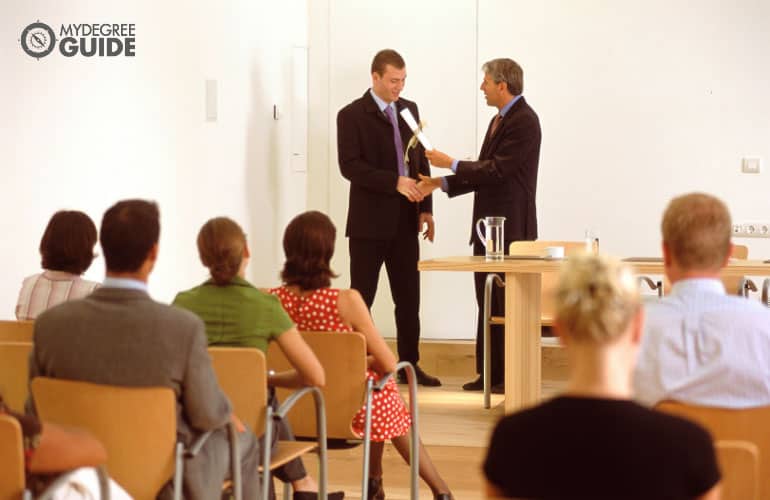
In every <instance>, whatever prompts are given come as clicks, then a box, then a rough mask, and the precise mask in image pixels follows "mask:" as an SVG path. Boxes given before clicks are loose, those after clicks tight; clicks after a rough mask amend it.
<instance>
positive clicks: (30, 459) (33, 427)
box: [0, 395, 131, 500]
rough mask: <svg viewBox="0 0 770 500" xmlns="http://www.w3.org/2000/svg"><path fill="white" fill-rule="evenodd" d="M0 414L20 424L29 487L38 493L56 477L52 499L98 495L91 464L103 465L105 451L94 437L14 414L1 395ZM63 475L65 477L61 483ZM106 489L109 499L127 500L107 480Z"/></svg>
mask: <svg viewBox="0 0 770 500" xmlns="http://www.w3.org/2000/svg"><path fill="white" fill-rule="evenodd" d="M0 415H7V416H9V417H11V418H14V419H15V420H16V421H17V422H19V426H20V427H21V433H22V442H23V446H24V458H25V460H24V461H25V465H26V469H27V480H26V487H27V489H28V490H30V491H32V492H33V493H34V494H35V495H38V494H41V493H43V491H45V490H46V487H47V486H48V485H49V484H50V483H52V482H53V481H54V480H55V479H56V480H59V481H60V485H59V486H57V487H56V490H55V491H54V492H52V494H53V497H52V498H54V499H60V498H66V499H73V500H74V499H79V498H83V499H98V498H100V496H99V483H98V476H97V475H96V472H95V471H94V469H92V467H97V466H99V465H102V464H104V463H105V462H106V461H107V452H106V451H105V449H104V446H102V444H101V443H100V442H99V441H97V440H96V439H95V438H94V437H93V436H91V435H90V434H88V433H86V432H84V431H81V430H78V429H66V428H63V427H61V426H58V425H56V424H51V423H42V422H40V421H39V420H38V419H37V418H35V417H34V416H32V415H20V414H18V413H15V412H13V411H12V410H11V409H10V408H8V407H7V406H6V405H5V402H4V401H3V397H2V395H0ZM5 444H6V443H3V445H5ZM64 475H66V480H64V481H63V482H62V481H61V476H64ZM109 488H110V498H111V499H112V500H130V498H131V497H130V496H129V495H128V493H126V492H125V490H123V488H121V487H120V485H118V484H117V483H116V482H115V481H110V482H109Z"/></svg>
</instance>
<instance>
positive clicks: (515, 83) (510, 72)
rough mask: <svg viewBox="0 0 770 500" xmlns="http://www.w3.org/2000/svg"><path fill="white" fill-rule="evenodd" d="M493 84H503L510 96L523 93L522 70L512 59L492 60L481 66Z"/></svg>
mask: <svg viewBox="0 0 770 500" xmlns="http://www.w3.org/2000/svg"><path fill="white" fill-rule="evenodd" d="M481 70H482V71H483V72H484V73H486V74H488V75H489V76H490V77H491V78H492V80H493V81H494V82H495V83H500V82H505V85H506V86H507V87H508V92H510V93H511V95H521V93H522V92H524V70H522V69H521V66H519V64H518V63H517V62H516V61H514V60H513V59H506V58H503V59H492V60H491V61H487V62H485V63H484V64H483V65H482V66H481Z"/></svg>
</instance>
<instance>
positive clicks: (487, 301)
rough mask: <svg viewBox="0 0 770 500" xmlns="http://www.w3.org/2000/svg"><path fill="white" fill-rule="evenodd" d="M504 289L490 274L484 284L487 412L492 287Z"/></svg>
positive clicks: (488, 402) (486, 402) (486, 404)
mask: <svg viewBox="0 0 770 500" xmlns="http://www.w3.org/2000/svg"><path fill="white" fill-rule="evenodd" d="M495 284H496V285H497V286H499V287H501V288H502V287H504V286H505V282H504V281H503V280H502V279H501V278H500V276H499V275H497V274H494V273H490V274H488V275H487V280H486V282H485V283H484V314H483V317H484V373H483V375H482V376H483V378H484V409H485V410H488V409H489V408H491V406H492V387H491V380H490V377H491V373H490V372H491V363H492V345H491V340H492V339H491V337H492V325H491V321H492V286H494V285H495Z"/></svg>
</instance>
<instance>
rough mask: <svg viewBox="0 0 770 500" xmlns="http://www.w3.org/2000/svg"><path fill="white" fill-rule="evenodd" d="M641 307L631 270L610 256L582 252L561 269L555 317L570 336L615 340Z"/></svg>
mask: <svg viewBox="0 0 770 500" xmlns="http://www.w3.org/2000/svg"><path fill="white" fill-rule="evenodd" d="M640 307H641V299H640V296H639V286H638V285H637V283H636V280H635V279H634V275H633V273H632V271H631V269H630V268H629V267H628V266H627V265H625V264H623V263H621V262H620V261H618V260H617V259H613V258H610V257H606V256H602V255H593V254H580V255H575V256H573V257H570V258H569V259H568V260H567V261H566V262H565V263H564V264H563V265H562V268H561V272H560V274H559V284H558V286H557V289H556V319H557V321H558V322H559V324H560V325H562V326H563V327H564V328H565V330H566V331H567V332H568V335H569V336H570V338H572V339H575V340H577V341H582V342H592V343H595V344H607V343H612V342H613V341H614V340H616V339H617V338H619V337H620V336H621V335H622V334H623V333H624V332H625V331H626V328H628V325H629V324H630V323H631V320H632V319H633V317H634V315H635V314H636V313H637V311H638V310H639V308H640Z"/></svg>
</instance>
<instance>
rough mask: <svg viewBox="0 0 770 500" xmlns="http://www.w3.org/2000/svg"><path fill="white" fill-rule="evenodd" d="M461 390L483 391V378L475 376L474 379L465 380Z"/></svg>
mask: <svg viewBox="0 0 770 500" xmlns="http://www.w3.org/2000/svg"><path fill="white" fill-rule="evenodd" d="M463 390H464V391H483V390H484V379H483V378H481V377H476V380H472V381H470V382H466V383H465V384H463Z"/></svg>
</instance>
